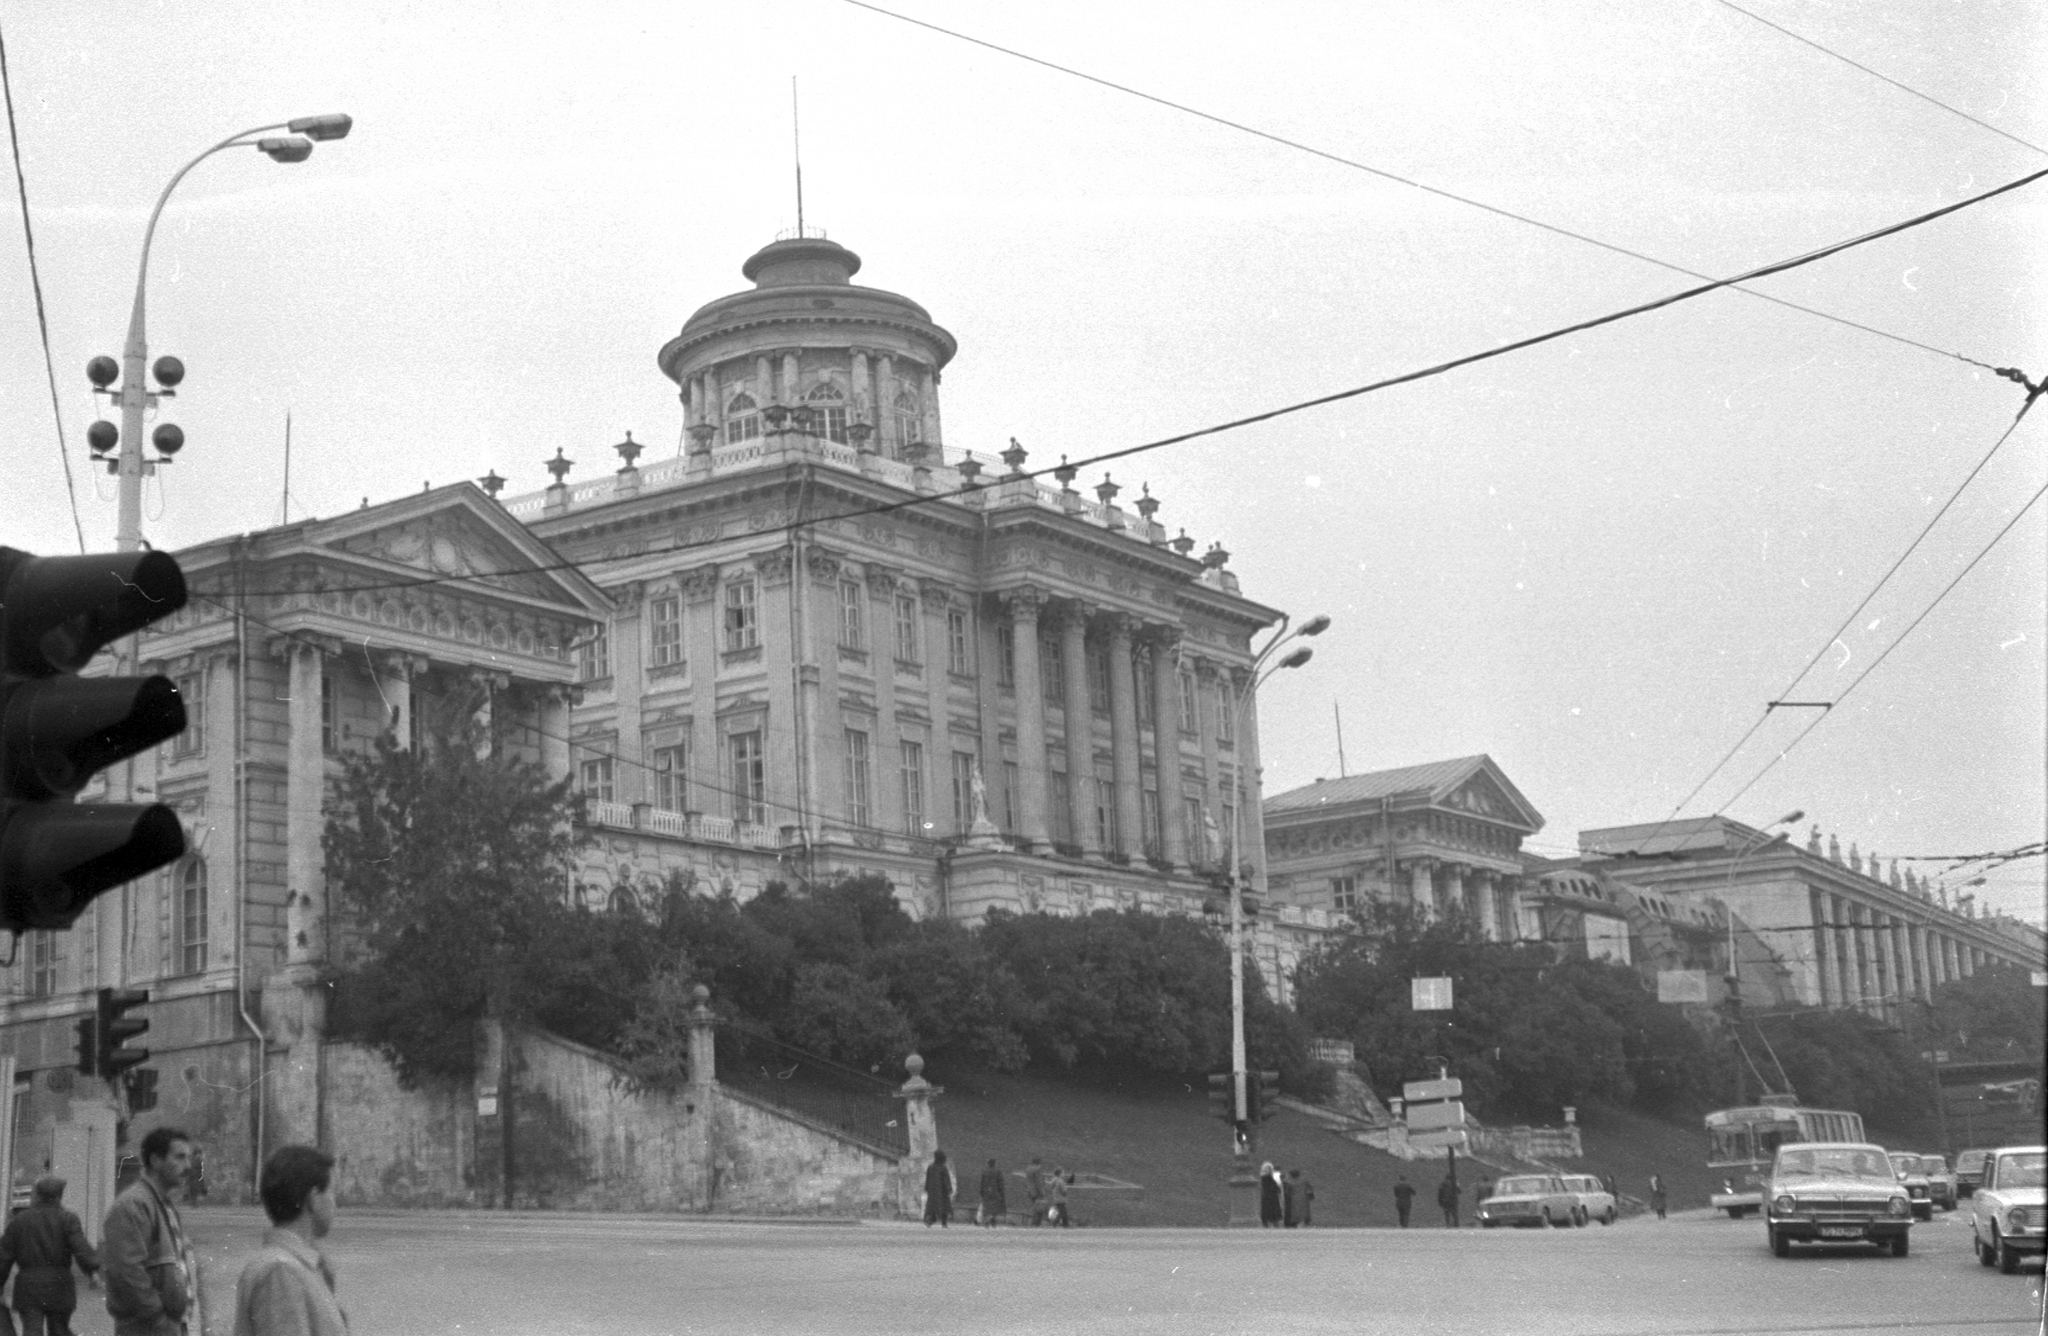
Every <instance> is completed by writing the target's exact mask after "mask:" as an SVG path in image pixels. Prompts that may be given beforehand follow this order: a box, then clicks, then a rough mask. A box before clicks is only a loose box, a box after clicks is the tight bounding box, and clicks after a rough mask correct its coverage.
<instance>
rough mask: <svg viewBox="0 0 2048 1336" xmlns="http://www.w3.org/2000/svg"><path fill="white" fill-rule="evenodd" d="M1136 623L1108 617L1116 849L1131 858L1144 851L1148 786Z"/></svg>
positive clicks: (1110, 720)
mask: <svg viewBox="0 0 2048 1336" xmlns="http://www.w3.org/2000/svg"><path fill="white" fill-rule="evenodd" d="M1132 629H1133V623H1132V621H1131V619H1130V618H1129V617H1125V616H1123V615H1121V614H1118V615H1116V616H1113V617H1111V618H1110V619H1109V738H1110V747H1111V749H1112V750H1113V751H1114V752H1115V757H1116V833H1117V848H1118V849H1119V850H1120V851H1122V852H1123V853H1125V854H1128V855H1129V856H1130V857H1131V858H1133V859H1137V858H1141V857H1143V856H1144V853H1145V832H1144V829H1143V826H1144V820H1145V818H1144V807H1143V803H1142V801H1141V799H1142V794H1143V791H1144V787H1145V781H1144V778H1143V776H1142V775H1141V774H1140V773H1139V770H1138V701H1137V685H1138V678H1137V672H1138V665H1137V661H1136V660H1135V659H1134V658H1133V657H1132V655H1131V631H1132Z"/></svg>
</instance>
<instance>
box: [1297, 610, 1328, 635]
mask: <svg viewBox="0 0 2048 1336" xmlns="http://www.w3.org/2000/svg"><path fill="white" fill-rule="evenodd" d="M1329 629H1330V619H1329V617H1328V615H1326V614H1324V613H1320V612H1319V613H1317V614H1316V615H1315V616H1313V617H1311V618H1309V619H1308V620H1307V621H1305V622H1303V623H1302V624H1301V629H1300V630H1299V631H1296V632H1295V634H1296V635H1302V636H1319V635H1321V634H1322V633H1323V632H1325V631H1327V630H1329Z"/></svg>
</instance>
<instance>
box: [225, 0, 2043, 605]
mask: <svg viewBox="0 0 2048 1336" xmlns="http://www.w3.org/2000/svg"><path fill="white" fill-rule="evenodd" d="M852 2H853V0H849V3H852ZM2043 177H2048V168H2043V169H2041V170H2040V171H2037V172H2032V173H2029V174H2028V175H2026V176H2022V177H2020V178H2018V179H2017V180H2013V181H2008V182H2007V183H2006V184H2004V185H2002V186H1995V187H1993V188H1992V189H1990V190H1986V191H1983V192H1982V193H1980V194H1976V195H1972V196H1970V197H1969V198H1967V199H1961V200H1957V201H1956V202H1955V203H1953V204H1944V205H1943V206H1941V207H1940V208H1938V209H1932V210H1929V211H1928V212H1926V213H1922V214H1916V215H1914V216H1913V217H1911V218H1907V219H1905V220H1903V221H1901V222H1897V223H1891V224H1888V225H1886V226H1884V227H1880V228H1878V229H1876V230H1874V231H1870V232H1865V233H1862V234H1861V235H1859V236H1854V237H1850V238H1849V239H1848V240H1846V241H1838V242H1835V243H1833V244H1831V245H1827V246H1822V247H1820V248H1818V249H1816V250H1810V251H1807V252H1805V253H1804V254H1801V255H1796V256H1793V257H1792V258H1790V259H1786V260H1777V261H1774V262H1772V263H1770V264H1765V265H1759V266H1757V267H1756V268H1754V269H1749V270H1746V271H1744V272H1742V273H1740V274H1736V275H1733V276H1732V277H1729V278H1719V279H1711V280H1709V281H1707V282H1705V283H1701V284H1699V285H1697V286H1695V287H1690V288H1685V289H1683V290H1681V291H1679V292H1674V293H1671V294H1669V295H1668V296H1664V297H1658V298H1654V299H1652V300H1650V301H1646V302H1638V303H1637V304H1635V305H1634V306H1628V307H1624V308H1622V309H1620V310H1618V311H1610V312H1609V313H1607V314H1606V315H1600V316H1594V317H1592V318H1590V319H1587V320H1580V321H1575V322H1574V323H1572V324H1569V325H1562V326H1559V327H1558V328H1556V329H1552V330H1548V331H1546V332H1544V333H1541V334H1532V335H1530V336H1529V337H1527V338H1522V339H1515V340H1513V341H1512V342H1508V343H1503V344H1498V345H1496V346H1494V347H1492V348H1487V349H1484V350H1482V351H1480V352H1476V353H1468V354H1466V355H1464V356H1462V357H1454V358H1451V359H1450V360H1449V361H1445V362H1437V363H1434V364H1432V365H1430V366H1426V367H1422V368H1419V369H1418V370H1414V371H1406V372H1402V373H1401V374H1399V375H1395V376H1388V377H1385V378H1383V379H1381V380H1375V381H1370V382H1368V383H1366V384H1364V385H1356V386H1353V387H1351V388H1350V389H1345V390H1337V391H1334V392H1332V393H1329V394H1323V395H1318V396H1316V397H1315V398H1312V399H1299V400H1296V401H1295V402H1293V403H1290V404H1284V405H1282V406H1281V407H1279V408H1269V409H1266V410H1265V411H1263V412H1259V413H1251V414H1248V415H1246V416H1244V417H1239V418H1232V419H1230V420H1229V421H1227V422H1218V423H1214V424H1212V425H1210V426H1206V427H1197V428H1195V429H1194V430H1192V431H1184V432H1179V433H1176V434H1175V435H1172V436H1163V437H1160V438H1159V439H1158V440H1154V441H1147V442H1145V443H1143V444H1141V445H1128V446H1124V447H1122V448H1120V449H1116V450H1106V451H1103V452H1102V453H1100V454H1096V455H1090V456H1087V457H1085V458H1083V459H1081V460H1078V461H1075V462H1074V463H1073V464H1072V467H1074V468H1087V467H1090V466H1093V465H1095V464H1106V463H1111V462H1114V461H1116V460H1119V459H1127V458H1129V457H1131V456H1133V455H1141V454H1145V453H1147V452H1149V451H1153V450H1160V449H1164V448H1165V447H1167V446H1170V445H1182V444H1185V443H1186V442H1188V441H1196V440H1201V439H1202V438H1204V437H1208V436H1220V435H1222V434H1224V433H1226V432H1232V431H1239V430H1242V429H1243V428H1245V427H1251V426H1256V425H1258V424H1259V423H1262V422H1271V421H1274V420H1276V419H1278V418H1284V417H1290V416H1292V415H1294V414H1296V413H1304V412H1307V411H1308V410H1309V409H1312V408H1322V407H1326V406H1327V405H1330V404H1335V403H1342V402H1344V401H1345V400H1347V399H1356V398H1359V397H1361V396H1364V395H1368V394H1374V393H1377V392H1379V391H1381V390H1387V389H1392V388H1394V387H1395V386H1398V385H1408V384H1412V383H1414V382H1416V381H1420V380H1427V379H1429V378H1431V377H1433V376H1440V375H1443V374H1444V373H1446V372H1449V371H1455V370H1457V369H1459V368H1460V367H1467V366H1472V365H1475V364H1477V363H1479V362H1485V361H1490V360H1492V359H1493V358H1496V357H1505V356H1507V355H1508V354H1509V353H1515V352H1521V351H1523V350H1524V349H1528V348H1534V347H1537V346H1539V345H1541V344H1545V343H1551V342H1554V341H1556V340H1558V339H1562V338H1566V337H1568V336H1570V335H1573V334H1580V333H1584V332H1585V331H1587V330H1589V329H1598V328H1600V327H1601V326H1603V325H1612V324H1616V323H1618V322H1620V321H1623V320H1627V319H1630V318H1632V317H1634V316H1639V315H1645V314H1647V313H1649V312H1651V311H1660V310H1663V309H1664V308H1665V307H1668V306H1676V305H1678V304H1679V303H1681V302H1685V301H1690V300H1691V299H1692V298H1695V297H1700V296H1704V295H1705V294H1707V293H1710V292H1718V291H1720V290H1721V289H1723V288H1729V287H1733V286H1734V285H1736V284H1738V283H1745V282H1748V281H1750V280H1753V279H1758V278H1765V277H1769V276H1770V275H1772V274H1781V273H1786V272H1788V271H1790V270H1793V269H1798V268H1800V267H1801V266H1804V265H1809V264H1812V263H1814V262H1815V261H1817V260H1824V259H1827V258H1828V257H1829V256H1832V255H1839V254H1841V253H1842V252H1843V251H1847V250H1853V249H1854V248H1856V247H1858V246H1864V245H1868V244H1869V243H1870V242H1873V241H1879V240H1882V239H1883V238H1885V237H1889V236H1896V235H1897V234H1899V233H1901V232H1907V231H1910V230H1912V229H1913V228H1916V227H1921V226H1924V225H1925V224H1927V223H1931V222H1933V221H1935V220H1936V219H1939V218H1945V217H1947V216H1948V215H1949V214H1952V213H1957V212H1960V211H1961V210H1963V209H1967V208H1971V207H1973V206H1975V205H1978V204H1982V203H1984V202H1985V201H1987V200H1991V199H1995V198H1997V197H1998V196H2000V195H2004V194H2007V193H2009V192H2011V191H2015V190H2019V189H2021V188H2023V187H2025V186H2029V185H2032V184H2033V183H2034V182H2036V181H2039V180H2041V179H2042V178H2043ZM1993 370H1997V371H2000V373H2001V374H2003V371H2004V370H2005V369H2001V368H1993ZM2012 378H2016V379H2019V380H2020V381H2021V383H2022V384H2025V383H2026V382H2025V380H2024V377H2021V376H2020V375H2019V373H2018V372H2014V373H2013V377H2012ZM2042 383H2043V384H2044V385H2048V379H2044V381H2043V382H2042ZM2029 388H2030V389H2032V391H2033V393H2034V394H2038V393H2039V392H2040V389H2039V387H2035V386H2030V387H2029ZM2031 401H2032V395H2030V396H2029V402H2031ZM1067 466H1068V465H1067V462H1066V461H1065V460H1064V459H1062V462H1061V464H1060V465H1058V466H1056V467H1054V468H1041V469H1033V470H1030V471H1028V472H1023V473H1019V474H1013V475H1009V476H1008V477H1006V478H1003V479H998V480H997V481H996V482H994V483H974V484H970V485H967V486H962V487H956V488H954V489H952V490H950V491H939V492H932V493H928V494H920V495H916V496H908V497H904V498H901V499H899V500H895V501H884V502H877V503H875V504H873V505H867V506H856V507H853V508H851V509H847V510H841V511H836V512H834V513H832V514H828V515H818V516H813V517H812V518H809V519H801V520H795V521H791V522H790V523H787V524H781V525H768V526H765V527H763V528H761V529H759V530H755V531H751V532H750V533H749V535H748V536H749V537H752V538H764V537H768V536H770V535H773V534H783V533H792V532H795V531H797V530H800V529H810V528H815V527H817V526H818V525H821V524H832V523H838V522H840V521H843V520H849V519H861V518H865V517H867V516H871V515H887V514H892V513H894V512H896V511H901V510H909V509H912V508H913V507H917V506H928V505H932V504H934V503H935V502H939V501H949V500H955V499H957V498H959V497H962V496H968V495H971V494H974V493H977V492H981V491H985V490H986V489H987V488H989V487H991V486H995V485H999V484H1000V483H1002V482H1014V481H1017V480H1019V479H1037V478H1042V477H1045V476H1046V475H1048V474H1051V473H1054V472H1056V471H1057V469H1058V468H1064V467H1067ZM731 541H732V540H730V539H728V538H724V537H719V538H707V539H695V540H686V541H682V542H677V543H670V544H666V545H664V546H661V547H651V548H647V549H644V550H642V551H640V552H634V553H629V554H626V555H624V556H617V557H588V558H584V559H582V560H578V561H568V560H564V561H557V562H537V563H528V564H525V565H520V566H509V567H504V568H502V569H499V570H495V571H488V572H482V573H477V572H472V573H470V574H466V575H429V576H419V577H417V578H407V579H404V580H389V581H381V582H377V583H373V584H355V585H331V586H328V587H327V588H326V589H324V590H319V591H307V592H326V593H365V592H375V591H379V590H387V589H415V588H419V587H422V586H426V585H437V584H452V583H460V582H463V581H475V580H477V579H479V578H489V577H492V576H505V575H531V574H542V573H546V572H550V571H563V570H574V571H577V572H579V573H584V574H587V573H588V571H589V569H590V568H592V567H597V566H604V565H609V564H614V563H619V562H628V561H639V560H642V559H644V558H646V557H649V556H662V555H669V554H674V553H678V552H689V551H695V550H698V549H701V548H707V547H716V546H722V545H725V544H727V543H729V542H731ZM259 592H260V593H263V594H274V593H282V592H288V591H287V590H284V589H266V590H262V591H259Z"/></svg>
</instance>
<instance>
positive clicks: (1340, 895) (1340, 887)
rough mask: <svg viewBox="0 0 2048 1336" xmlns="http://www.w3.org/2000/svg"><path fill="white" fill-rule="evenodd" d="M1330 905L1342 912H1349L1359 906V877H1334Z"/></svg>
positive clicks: (1331, 883)
mask: <svg viewBox="0 0 2048 1336" xmlns="http://www.w3.org/2000/svg"><path fill="white" fill-rule="evenodd" d="M1330 905H1331V907H1332V908H1334V909H1335V910H1336V911H1337V912H1338V913H1340V914H1349V913H1350V912H1351V911H1352V910H1354V909H1356V908H1358V878H1356V877H1332V878H1331V879H1330Z"/></svg>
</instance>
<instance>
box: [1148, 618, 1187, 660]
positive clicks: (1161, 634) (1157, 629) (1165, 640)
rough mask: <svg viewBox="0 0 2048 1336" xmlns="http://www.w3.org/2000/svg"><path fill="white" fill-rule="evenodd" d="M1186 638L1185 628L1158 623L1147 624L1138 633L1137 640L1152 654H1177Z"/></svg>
mask: <svg viewBox="0 0 2048 1336" xmlns="http://www.w3.org/2000/svg"><path fill="white" fill-rule="evenodd" d="M1186 636H1187V631H1186V629H1185V628H1183V627H1179V626H1173V625H1170V624H1166V623H1160V622H1147V623H1146V624H1145V625H1144V627H1143V628H1142V629H1140V630H1139V632H1138V639H1139V640H1140V641H1141V642H1143V644H1144V645H1145V647H1146V648H1147V649H1149V650H1151V651H1152V652H1153V653H1154V654H1178V653H1179V652H1180V647H1181V644H1182V642H1183V641H1184V640H1185V639H1186Z"/></svg>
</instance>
